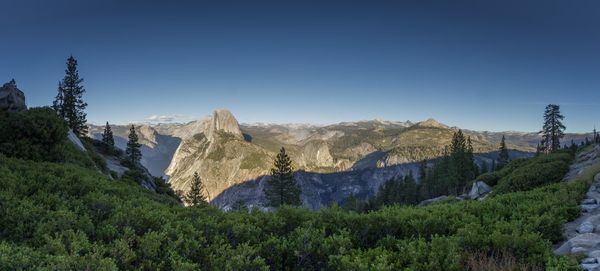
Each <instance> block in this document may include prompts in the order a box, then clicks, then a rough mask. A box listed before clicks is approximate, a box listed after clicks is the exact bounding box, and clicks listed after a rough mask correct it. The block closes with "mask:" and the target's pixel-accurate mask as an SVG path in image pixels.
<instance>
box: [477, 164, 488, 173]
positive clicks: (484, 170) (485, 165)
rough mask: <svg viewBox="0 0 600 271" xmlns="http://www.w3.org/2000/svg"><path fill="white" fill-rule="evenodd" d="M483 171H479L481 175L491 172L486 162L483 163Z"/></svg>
mask: <svg viewBox="0 0 600 271" xmlns="http://www.w3.org/2000/svg"><path fill="white" fill-rule="evenodd" d="M480 168H481V169H480V170H479V171H480V173H481V174H484V173H488V172H489V171H490V169H489V166H488V163H487V162H486V161H483V162H481V167H480Z"/></svg>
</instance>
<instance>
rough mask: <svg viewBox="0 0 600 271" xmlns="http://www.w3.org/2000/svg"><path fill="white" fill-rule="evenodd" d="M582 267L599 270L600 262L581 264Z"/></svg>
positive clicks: (589, 270) (594, 270) (592, 270)
mask: <svg viewBox="0 0 600 271" xmlns="http://www.w3.org/2000/svg"><path fill="white" fill-rule="evenodd" d="M581 268H583V270H586V271H598V270H600V264H597V263H592V264H581Z"/></svg>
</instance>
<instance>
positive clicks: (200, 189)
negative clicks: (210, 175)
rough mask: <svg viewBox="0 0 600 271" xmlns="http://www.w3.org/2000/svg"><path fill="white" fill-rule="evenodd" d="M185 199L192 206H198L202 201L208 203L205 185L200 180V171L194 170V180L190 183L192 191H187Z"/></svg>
mask: <svg viewBox="0 0 600 271" xmlns="http://www.w3.org/2000/svg"><path fill="white" fill-rule="evenodd" d="M185 201H186V202H187V204H188V205H190V206H198V205H200V204H202V203H206V197H204V185H203V184H202V181H201V180H200V175H198V172H194V176H193V177H192V182H191V183H190V191H188V192H187V193H186V195H185Z"/></svg>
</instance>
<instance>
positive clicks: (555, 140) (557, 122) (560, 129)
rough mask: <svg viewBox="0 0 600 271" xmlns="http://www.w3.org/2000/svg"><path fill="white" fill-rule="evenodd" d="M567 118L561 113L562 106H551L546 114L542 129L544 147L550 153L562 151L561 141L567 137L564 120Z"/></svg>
mask: <svg viewBox="0 0 600 271" xmlns="http://www.w3.org/2000/svg"><path fill="white" fill-rule="evenodd" d="M564 118H565V117H564V116H563V115H562V114H561V113H560V106H559V105H556V104H549V105H548V106H546V110H545V112H544V126H543V127H542V131H540V134H542V147H543V150H544V152H546V153H549V152H553V151H556V150H559V149H560V139H562V138H563V137H564V135H565V133H564V130H565V126H564V125H563V123H562V120H563V119H564Z"/></svg>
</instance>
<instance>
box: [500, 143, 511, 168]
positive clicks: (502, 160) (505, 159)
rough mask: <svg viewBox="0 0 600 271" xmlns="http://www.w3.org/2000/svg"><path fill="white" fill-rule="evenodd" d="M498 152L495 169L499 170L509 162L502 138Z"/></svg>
mask: <svg viewBox="0 0 600 271" xmlns="http://www.w3.org/2000/svg"><path fill="white" fill-rule="evenodd" d="M499 152H500V153H499V155H498V164H497V167H498V169H499V170H500V169H502V168H503V167H504V166H506V165H507V164H508V162H509V160H510V157H509V156H508V149H507V148H506V139H505V138H504V136H502V140H501V141H500V149H499Z"/></svg>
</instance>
